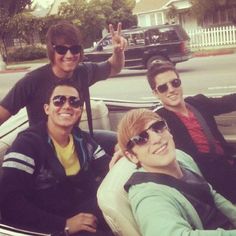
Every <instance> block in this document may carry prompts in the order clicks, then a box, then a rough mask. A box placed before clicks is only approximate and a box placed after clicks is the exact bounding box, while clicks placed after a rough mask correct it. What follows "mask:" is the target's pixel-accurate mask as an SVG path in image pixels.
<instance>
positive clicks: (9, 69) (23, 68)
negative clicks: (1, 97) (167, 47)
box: [0, 48, 236, 73]
mask: <svg viewBox="0 0 236 236" xmlns="http://www.w3.org/2000/svg"><path fill="white" fill-rule="evenodd" d="M233 53H236V48H222V49H215V50H202V51H197V52H193V57H207V56H218V55H226V54H233ZM44 64H45V63H32V62H29V63H27V62H26V63H25V64H17V65H7V66H6V69H5V70H0V73H17V72H28V71H31V70H34V69H36V68H38V67H40V66H42V65H44ZM131 71H132V70H131Z"/></svg>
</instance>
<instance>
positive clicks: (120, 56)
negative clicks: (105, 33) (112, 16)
mask: <svg viewBox="0 0 236 236" xmlns="http://www.w3.org/2000/svg"><path fill="white" fill-rule="evenodd" d="M121 27H122V24H121V23H118V26H117V31H115V30H114V28H113V25H112V24H110V25H109V31H110V33H111V36H112V44H113V53H112V56H111V57H110V58H109V59H108V61H109V62H110V63H111V73H110V76H113V75H116V74H118V73H119V72H120V71H121V70H122V68H123V67H124V64H125V55H124V51H125V48H126V45H127V40H126V39H125V38H124V37H122V36H121Z"/></svg>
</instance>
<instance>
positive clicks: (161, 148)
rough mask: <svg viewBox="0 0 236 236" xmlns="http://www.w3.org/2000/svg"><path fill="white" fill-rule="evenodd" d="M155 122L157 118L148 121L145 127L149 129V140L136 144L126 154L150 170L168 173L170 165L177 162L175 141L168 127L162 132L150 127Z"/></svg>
mask: <svg viewBox="0 0 236 236" xmlns="http://www.w3.org/2000/svg"><path fill="white" fill-rule="evenodd" d="M155 122H156V120H152V121H150V122H148V123H147V124H146V126H145V127H144V129H143V130H146V129H147V133H148V141H147V142H146V143H145V144H142V145H134V147H133V148H132V150H130V151H126V155H127V157H128V158H129V159H130V160H131V161H132V162H134V163H135V164H138V165H141V166H142V167H143V168H144V169H145V170H147V171H148V172H160V173H168V170H169V167H170V166H171V165H173V163H175V162H176V158H175V145H174V141H173V138H172V135H171V134H170V132H169V130H168V129H167V128H165V129H163V130H162V132H161V133H160V132H155V131H154V130H153V129H149V127H150V126H151V125H152V124H154V123H155Z"/></svg>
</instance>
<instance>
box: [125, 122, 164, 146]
mask: <svg viewBox="0 0 236 236" xmlns="http://www.w3.org/2000/svg"><path fill="white" fill-rule="evenodd" d="M167 128H168V127H167V124H166V122H165V121H164V120H160V121H156V122H155V123H153V124H152V125H151V126H150V127H149V128H147V129H145V130H144V131H142V132H141V133H140V134H138V135H136V136H134V137H133V138H131V139H130V140H129V142H128V143H127V145H126V147H127V150H130V149H132V148H133V147H134V145H139V146H141V145H144V144H146V143H147V142H148V140H149V134H148V132H147V131H148V130H150V129H151V130H152V131H154V132H155V133H157V134H162V133H163V132H164V130H165V129H167Z"/></svg>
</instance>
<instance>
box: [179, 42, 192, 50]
mask: <svg viewBox="0 0 236 236" xmlns="http://www.w3.org/2000/svg"><path fill="white" fill-rule="evenodd" d="M189 49H190V45H189V42H188V41H183V42H181V44H180V50H181V52H187V51H189Z"/></svg>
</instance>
